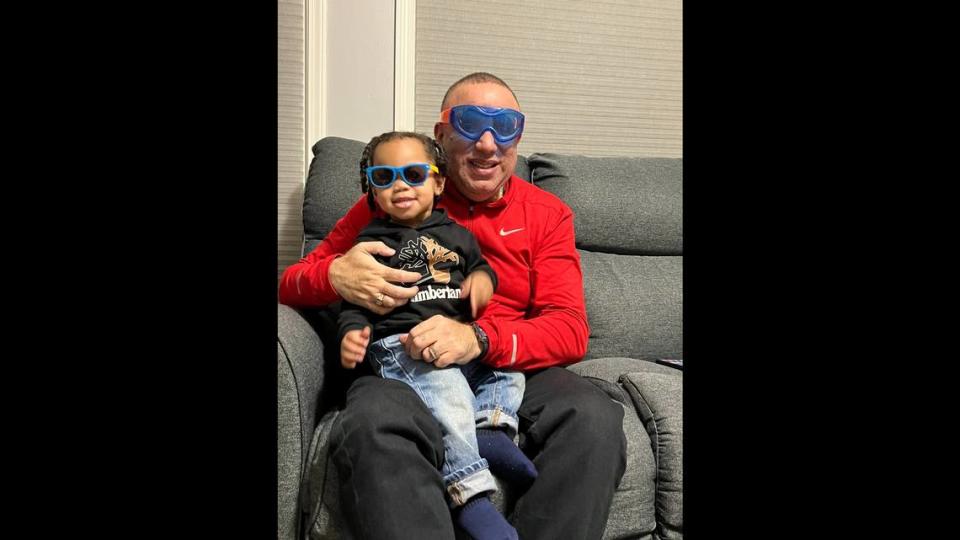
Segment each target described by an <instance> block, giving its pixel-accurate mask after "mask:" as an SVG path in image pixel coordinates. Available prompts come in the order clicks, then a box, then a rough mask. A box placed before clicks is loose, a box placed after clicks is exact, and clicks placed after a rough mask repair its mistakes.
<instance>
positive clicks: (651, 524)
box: [277, 137, 683, 539]
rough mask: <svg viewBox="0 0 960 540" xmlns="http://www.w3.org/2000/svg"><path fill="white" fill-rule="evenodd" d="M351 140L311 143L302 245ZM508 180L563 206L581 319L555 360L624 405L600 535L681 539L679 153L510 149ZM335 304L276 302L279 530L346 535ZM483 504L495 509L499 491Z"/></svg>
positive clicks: (354, 192)
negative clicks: (594, 154)
mask: <svg viewBox="0 0 960 540" xmlns="http://www.w3.org/2000/svg"><path fill="white" fill-rule="evenodd" d="M364 144H365V143H364V142H360V141H352V140H348V139H341V138H336V137H328V138H325V139H323V140H321V141H319V142H317V143H316V145H314V147H313V154H314V158H313V161H312V163H311V165H310V171H309V176H308V178H307V183H306V190H305V195H304V203H303V222H304V229H305V245H304V253H308V252H310V251H311V250H312V249H313V248H314V247H316V245H317V244H318V243H319V242H320V240H322V239H323V237H324V236H325V235H326V234H327V232H328V231H329V230H330V229H331V228H332V226H333V225H334V223H335V222H336V220H337V219H339V218H340V217H341V216H342V215H343V214H344V213H345V212H346V209H347V208H348V207H349V206H350V205H351V204H352V203H353V202H355V201H356V200H357V197H358V196H359V195H360V189H359V185H358V175H359V172H358V165H357V164H358V161H359V159H360V155H361V153H362V150H363V147H364ZM516 173H517V175H518V176H520V177H522V178H524V179H525V180H528V181H533V183H534V184H535V185H537V186H539V187H541V188H543V189H545V190H547V191H549V192H551V193H554V194H555V195H557V196H559V197H560V198H561V199H563V200H564V201H565V202H566V203H567V204H568V205H569V206H570V207H571V208H572V209H573V211H574V214H575V216H576V218H575V227H576V236H577V248H578V250H579V252H580V257H581V264H582V266H583V273H584V291H585V294H586V300H587V315H588V317H589V323H590V342H589V348H588V351H587V355H586V357H585V358H584V360H583V361H582V362H579V363H577V364H575V365H573V366H570V367H569V368H568V369H570V370H572V371H575V372H576V373H578V374H580V375H582V376H584V377H587V378H589V379H590V381H591V382H593V383H595V384H596V385H597V386H599V387H600V388H602V389H603V390H604V391H605V392H606V393H607V394H608V395H609V396H610V399H612V400H615V401H616V402H617V403H619V404H620V405H622V406H623V408H624V412H625V414H624V420H623V429H624V432H625V434H626V438H627V469H626V473H625V474H624V477H623V479H622V481H621V483H620V485H619V487H618V489H617V492H616V495H615V497H614V500H613V507H612V509H611V513H610V518H609V520H608V522H607V527H606V532H605V534H604V538H640V539H673V538H682V537H683V505H682V501H683V393H682V390H683V377H682V372H681V371H679V370H677V369H674V368H672V367H666V366H663V365H660V364H658V363H655V362H654V360H656V359H658V358H682V354H683V342H682V332H681V331H682V324H681V321H682V317H681V307H682V292H683V289H682V261H683V257H682V253H683V235H682V176H683V161H682V159H669V158H589V157H583V156H571V155H557V154H531V155H530V156H527V157H525V156H520V158H519V160H518V163H517V171H516ZM335 320H336V319H335V313H334V312H333V311H329V310H317V311H304V312H298V311H295V310H293V309H290V308H289V307H287V306H284V305H278V328H277V331H278V338H277V371H278V374H277V379H278V387H277V393H278V399H277V417H278V436H277V439H278V440H277V444H278V446H279V455H278V463H277V472H278V479H277V505H278V515H279V527H278V537H280V538H290V539H293V538H315V539H316V538H347V537H348V536H347V535H346V534H345V532H344V529H343V526H342V522H341V521H340V520H341V516H340V513H339V501H338V500H337V495H338V494H337V490H336V489H335V486H336V485H337V475H336V470H334V468H333V467H332V464H330V463H329V462H328V460H327V452H326V449H327V442H328V440H329V432H330V426H331V424H332V423H333V421H334V420H335V419H336V416H337V414H338V410H337V406H338V404H339V403H340V402H341V400H342V396H343V393H344V388H345V387H346V385H347V384H349V382H350V374H346V373H344V371H345V370H341V369H339V367H338V366H339V360H338V359H337V358H336V352H337V351H338V350H339V347H338V346H337V345H336V342H335V338H334V337H333V336H335V329H334V324H333V323H334V321H335ZM495 502H496V503H497V504H498V505H499V507H500V508H501V509H502V510H504V511H505V512H507V513H509V511H510V509H511V508H512V506H511V502H512V501H511V499H510V493H508V492H506V491H501V493H499V494H498V496H497V497H496V498H495Z"/></svg>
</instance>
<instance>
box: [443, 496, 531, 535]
mask: <svg viewBox="0 0 960 540" xmlns="http://www.w3.org/2000/svg"><path fill="white" fill-rule="evenodd" d="M457 525H459V526H460V528H462V529H463V530H465V531H467V532H468V533H469V534H470V536H472V537H473V538H474V540H519V538H520V537H519V536H518V535H517V530H516V529H514V528H513V527H512V526H511V525H510V524H509V523H507V520H506V518H504V517H503V514H501V513H500V512H498V511H497V507H496V506H494V505H493V503H492V502H490V499H488V498H487V497H486V496H484V495H480V496H477V497H474V498H472V499H470V500H469V501H468V502H467V504H465V505H463V507H462V508H460V512H459V513H458V514H457Z"/></svg>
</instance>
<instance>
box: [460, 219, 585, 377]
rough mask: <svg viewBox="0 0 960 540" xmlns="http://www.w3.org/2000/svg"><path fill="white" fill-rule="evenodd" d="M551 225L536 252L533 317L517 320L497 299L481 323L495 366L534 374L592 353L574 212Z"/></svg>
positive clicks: (487, 360) (489, 360) (487, 361)
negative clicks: (537, 370)
mask: <svg viewBox="0 0 960 540" xmlns="http://www.w3.org/2000/svg"><path fill="white" fill-rule="evenodd" d="M550 227H551V229H550V230H548V231H547V232H546V233H545V234H544V235H543V238H542V239H540V240H539V242H538V244H539V249H537V251H536V253H535V254H534V260H533V265H532V267H533V268H532V271H533V280H532V288H533V297H532V301H531V305H530V309H529V311H528V313H529V315H528V317H527V318H526V319H517V318H516V313H515V312H514V311H512V310H509V309H505V308H504V307H503V306H502V305H501V304H499V303H498V302H497V299H496V296H494V298H493V300H491V302H490V303H489V304H487V309H486V311H485V312H484V314H483V316H482V317H481V318H480V319H479V320H478V321H477V322H478V324H479V325H480V328H482V329H483V331H484V332H485V333H486V334H487V339H488V340H489V343H490V345H489V349H488V351H487V354H486V355H484V357H483V359H482V361H483V362H484V363H485V364H488V365H490V366H491V367H494V368H511V369H519V370H523V371H528V370H532V369H540V368H546V367H550V366H563V365H569V364H573V363H575V362H577V361H579V360H580V359H582V358H583V356H584V355H585V354H586V352H587V340H588V338H589V337H590V327H589V326H588V324H587V309H586V302H585V300H584V296H583V271H582V270H581V268H580V255H579V254H578V253H577V250H576V243H575V239H574V231H573V212H572V211H571V210H570V209H569V208H567V207H566V206H564V207H563V208H562V211H561V213H560V214H559V218H558V219H557V220H556V221H555V222H554V223H553V224H551V225H550Z"/></svg>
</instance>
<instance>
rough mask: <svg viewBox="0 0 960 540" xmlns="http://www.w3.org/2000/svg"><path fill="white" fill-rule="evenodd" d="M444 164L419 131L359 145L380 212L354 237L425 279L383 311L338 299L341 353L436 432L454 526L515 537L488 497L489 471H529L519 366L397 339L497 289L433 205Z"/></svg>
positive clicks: (466, 239)
mask: <svg viewBox="0 0 960 540" xmlns="http://www.w3.org/2000/svg"><path fill="white" fill-rule="evenodd" d="M445 169H446V162H445V159H444V156H443V150H442V149H441V148H440V146H439V145H438V144H436V142H435V141H434V140H433V139H431V138H429V137H427V136H425V135H421V134H419V133H412V132H395V131H394V132H388V133H384V134H383V135H380V136H378V137H374V138H373V139H372V140H371V141H370V143H369V144H368V145H367V147H366V148H365V149H364V151H363V158H362V159H361V161H360V170H361V174H362V178H361V183H362V187H363V191H364V192H366V193H367V202H368V204H369V205H370V208H371V209H372V210H374V211H376V210H377V209H378V208H379V210H382V211H383V212H384V213H386V217H385V218H380V217H374V219H373V220H372V221H371V222H370V224H369V225H367V227H366V228H365V229H364V230H363V231H361V232H360V234H359V236H358V237H357V242H364V241H376V240H379V241H382V242H383V243H384V244H386V245H388V246H390V247H391V248H393V249H394V250H396V253H395V254H394V255H393V256H391V257H379V259H380V262H382V263H384V264H386V265H388V266H391V267H394V268H400V269H403V270H408V271H413V272H420V273H421V275H423V276H424V277H423V278H422V279H420V280H419V281H418V282H417V284H418V286H419V287H420V292H419V293H418V294H417V295H416V296H415V297H413V298H411V299H410V301H409V302H407V303H406V304H404V305H402V306H399V307H397V308H396V309H394V310H393V311H391V312H389V313H387V314H386V315H383V316H380V315H377V314H375V313H373V312H371V311H369V310H367V309H364V308H361V307H359V306H356V305H354V304H350V303H348V302H346V301H344V302H343V304H342V308H341V313H340V320H339V325H340V333H339V336H340V343H341V344H340V358H341V360H340V361H341V363H342V365H343V366H344V367H345V368H348V369H353V368H354V367H356V365H357V362H361V361H363V359H364V358H366V359H367V360H369V362H370V366H371V368H373V370H374V371H375V372H376V373H377V374H379V375H380V376H382V377H385V378H388V379H396V380H400V381H403V382H405V383H407V384H409V385H410V386H411V387H412V388H413V389H414V390H415V391H416V392H417V394H418V395H419V396H420V398H421V399H423V401H424V402H425V403H426V405H427V407H428V408H429V409H430V411H431V412H432V413H433V416H434V417H435V418H436V419H437V421H438V422H439V423H440V425H441V427H442V430H443V444H444V455H445V460H444V464H443V480H444V484H445V485H446V488H447V494H448V496H449V501H450V506H451V508H453V509H454V517H455V520H456V522H457V524H458V525H459V526H460V527H461V528H462V529H464V530H465V531H466V532H468V533H469V534H470V535H471V536H473V537H474V538H475V539H487V538H490V539H493V538H496V539H501V538H513V539H516V538H517V532H516V530H515V529H514V528H513V527H512V526H510V524H509V523H507V521H506V519H504V517H503V516H502V515H501V514H500V513H499V512H498V511H497V510H496V508H495V507H494V506H493V503H491V502H490V499H489V498H488V495H489V494H490V493H493V492H495V491H496V490H497V487H496V484H494V480H493V475H492V474H491V471H492V472H493V473H496V474H497V476H498V477H500V478H502V479H504V480H506V481H509V482H514V483H517V484H521V485H527V484H529V483H530V482H532V481H533V480H534V479H535V478H536V476H537V472H536V468H535V467H534V465H533V463H532V462H531V461H530V460H529V459H527V457H526V456H525V455H524V454H523V452H521V451H520V449H519V448H517V446H516V445H515V444H514V443H513V437H514V435H515V434H516V433H517V426H518V420H517V409H518V408H519V407H520V401H521V400H522V398H523V390H524V386H525V381H524V377H523V374H522V373H520V372H505V371H494V370H492V369H491V368H489V367H487V366H486V365H484V364H482V363H481V362H479V361H473V362H469V363H468V364H466V365H462V366H461V365H456V364H454V365H450V366H448V367H445V368H437V367H435V366H434V365H433V364H431V363H428V362H425V361H423V360H414V359H413V358H410V357H409V356H408V355H407V354H406V352H405V350H404V347H403V344H401V343H400V340H399V335H400V334H404V333H407V332H409V331H410V329H411V328H413V327H414V326H416V325H417V324H419V323H420V322H421V321H424V320H426V319H428V318H429V317H431V316H433V315H436V314H440V315H444V316H447V317H451V318H455V319H457V320H460V321H467V320H470V318H471V306H470V301H469V300H467V297H473V302H474V303H476V304H477V305H478V306H480V307H482V306H484V305H486V303H487V301H489V299H490V297H491V296H492V295H493V291H494V289H495V288H496V281H497V278H496V274H495V273H494V271H493V269H491V268H490V265H489V264H487V261H486V260H484V258H483V257H482V256H481V254H480V248H479V246H478V244H477V241H476V238H474V236H473V235H472V234H471V233H470V231H468V230H467V229H465V228H463V227H461V226H460V225H457V224H456V223H454V222H453V221H452V220H451V219H450V218H449V217H448V216H447V214H446V211H445V210H443V209H437V208H435V207H434V206H435V203H436V202H437V200H438V199H439V196H440V194H441V193H442V192H443V187H444V181H445V177H444V172H445ZM405 285H409V284H405ZM464 286H465V287H464ZM461 295H462V297H461ZM367 343H369V346H367ZM431 360H433V359H432V358H431Z"/></svg>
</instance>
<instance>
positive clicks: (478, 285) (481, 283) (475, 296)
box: [460, 270, 493, 319]
mask: <svg viewBox="0 0 960 540" xmlns="http://www.w3.org/2000/svg"><path fill="white" fill-rule="evenodd" d="M492 296H493V280H492V279H490V274H488V273H486V272H484V271H483V270H477V271H475V272H471V273H470V275H469V276H467V279H465V280H463V284H462V285H460V299H461V300H462V299H464V298H469V299H470V314H471V315H472V316H473V318H474V319H476V318H477V314H478V312H479V311H480V309H482V308H483V306H485V305H487V302H489V301H490V298H491V297H492Z"/></svg>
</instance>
